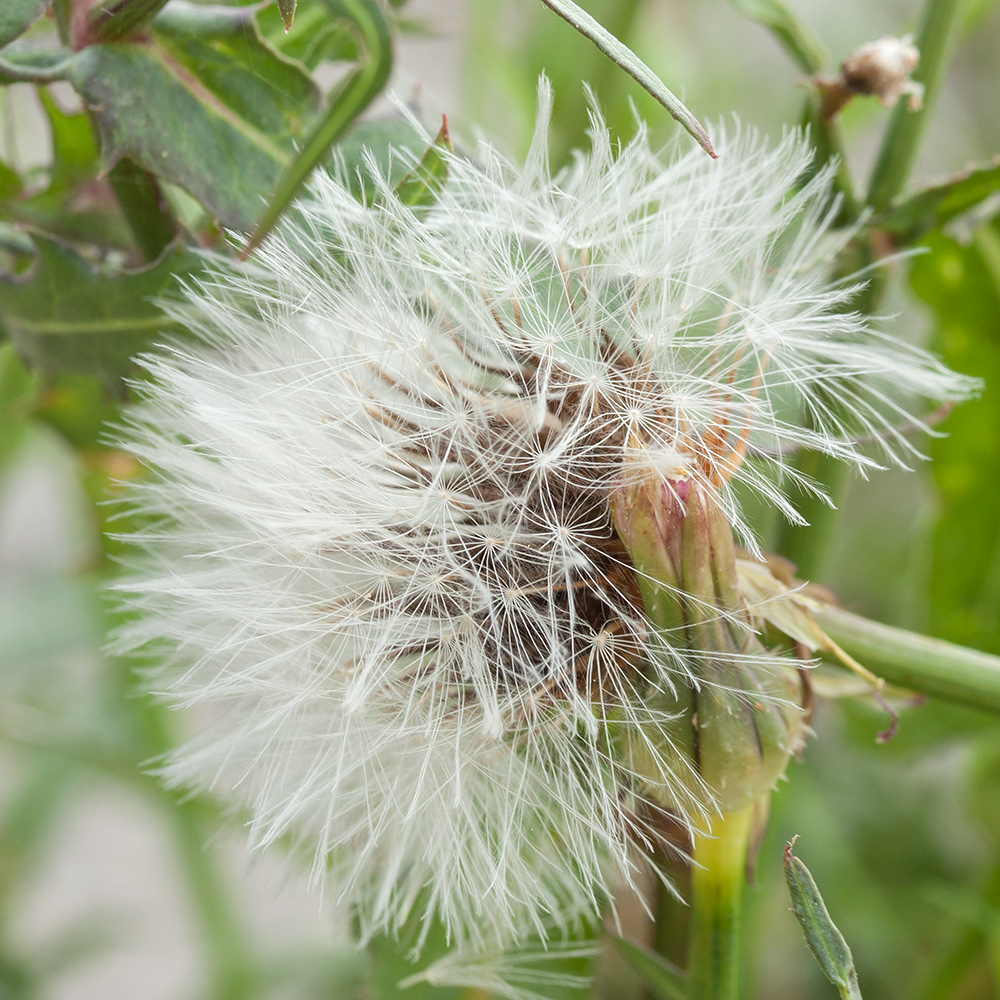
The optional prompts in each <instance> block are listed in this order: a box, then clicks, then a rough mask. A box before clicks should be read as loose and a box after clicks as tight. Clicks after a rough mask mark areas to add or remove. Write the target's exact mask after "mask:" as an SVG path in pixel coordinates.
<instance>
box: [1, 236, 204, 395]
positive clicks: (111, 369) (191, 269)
mask: <svg viewBox="0 0 1000 1000" xmlns="http://www.w3.org/2000/svg"><path fill="white" fill-rule="evenodd" d="M34 240H35V247H36V251H37V259H36V261H35V265H34V267H33V268H32V269H31V272H30V273H29V274H28V276H27V277H24V278H15V279H11V278H6V279H0V316H2V323H3V326H4V328H5V330H6V332H7V335H8V336H9V337H10V339H11V340H12V341H13V342H14V344H15V345H16V346H17V348H18V350H19V352H20V353H21V354H22V356H24V357H25V358H27V359H28V360H29V361H31V362H32V363H33V364H36V365H38V366H39V367H40V368H42V369H43V370H45V371H47V372H81V373H84V374H89V375H96V376H98V377H100V378H101V379H102V380H103V381H104V382H105V383H106V384H108V385H110V386H113V385H115V384H116V383H117V381H118V379H119V378H120V377H121V376H122V375H124V374H126V373H127V372H128V371H129V369H130V367H131V365H130V359H131V358H132V357H134V356H135V355H136V354H138V353H139V352H141V351H143V350H146V349H148V348H149V347H150V346H151V344H153V343H154V342H155V341H156V340H157V339H158V338H160V337H162V336H165V335H168V334H170V333H176V332H177V330H178V327H177V325H176V324H174V323H172V322H171V321H169V320H168V319H167V318H166V317H165V316H164V315H163V312H162V310H161V309H160V307H159V305H158V304H157V300H158V299H159V298H160V297H161V296H163V295H165V294H166V293H168V292H169V291H171V290H172V289H174V288H176V282H177V279H178V278H179V277H190V276H192V275H194V274H197V273H198V271H199V270H200V268H201V259H200V258H199V257H198V256H197V255H196V254H194V253H193V252H192V251H191V250H188V249H187V248H184V247H178V246H175V247H171V248H168V250H167V251H166V252H165V253H164V255H163V256H162V257H161V258H160V259H159V260H158V261H156V262H155V263H154V264H151V265H150V266H148V267H144V268H141V269H140V270H138V271H118V272H114V271H102V270H95V269H94V268H93V267H91V265H90V264H89V263H87V261H85V260H84V259H83V258H82V257H80V256H79V254H77V253H76V252H75V251H73V250H71V249H69V248H68V247H66V246H64V245H62V244H61V243H57V242H55V241H54V240H50V239H47V238H46V237H43V236H35V237H34Z"/></svg>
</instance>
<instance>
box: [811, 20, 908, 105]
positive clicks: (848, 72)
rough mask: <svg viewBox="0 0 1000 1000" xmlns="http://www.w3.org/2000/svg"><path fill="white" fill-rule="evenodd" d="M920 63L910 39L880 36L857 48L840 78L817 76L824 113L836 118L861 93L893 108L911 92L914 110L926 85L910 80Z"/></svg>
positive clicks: (843, 68)
mask: <svg viewBox="0 0 1000 1000" xmlns="http://www.w3.org/2000/svg"><path fill="white" fill-rule="evenodd" d="M919 62H920V52H919V50H918V49H917V47H916V46H915V45H913V43H912V42H911V41H910V40H909V39H908V38H892V37H889V36H887V37H885V38H878V39H876V40H875V41H874V42H866V43H865V44H864V45H862V46H860V47H859V48H857V49H855V50H854V52H852V53H851V54H850V55H849V56H848V57H847V58H846V59H845V60H844V61H843V63H842V64H841V66H840V76H839V77H837V78H836V79H823V78H821V77H816V78H815V79H814V82H815V84H816V86H817V87H818V88H819V90H820V93H821V94H822V98H823V100H822V106H821V114H822V116H823V117H824V118H825V119H830V118H832V117H833V116H834V115H835V114H836V113H837V112H838V111H840V109H841V108H842V107H843V106H844V105H845V104H847V102H848V101H849V100H850V99H851V98H852V97H855V96H857V95H864V96H873V97H877V98H878V100H879V103H880V104H881V105H882V106H883V107H886V108H891V107H893V106H894V105H895V103H896V102H897V101H898V100H899V98H900V97H901V96H902V95H903V94H907V95H909V101H908V103H907V106H908V107H909V109H910V111H919V110H920V108H921V107H922V106H923V96H924V85H923V84H922V83H917V82H916V81H915V80H911V79H910V74H911V73H912V72H913V71H914V70H915V69H916V68H917V65H918V64H919Z"/></svg>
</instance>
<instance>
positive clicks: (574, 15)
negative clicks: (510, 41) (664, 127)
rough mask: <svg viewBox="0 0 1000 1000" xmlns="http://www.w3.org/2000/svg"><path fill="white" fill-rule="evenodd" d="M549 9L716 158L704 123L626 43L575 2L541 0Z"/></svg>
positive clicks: (570, 0)
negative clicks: (596, 48) (587, 40)
mask: <svg viewBox="0 0 1000 1000" xmlns="http://www.w3.org/2000/svg"><path fill="white" fill-rule="evenodd" d="M542 3H543V4H545V6H546V7H548V8H549V10H552V11H554V12H555V13H556V14H558V15H559V16H560V17H561V18H562V19H563V20H564V21H567V22H568V23H569V24H571V25H572V26H573V27H574V28H575V29H576V30H577V31H579V32H580V34H581V35H584V36H585V37H586V38H589V39H590V41H592V42H593V43H594V45H596V46H597V47H598V48H599V49H600V50H601V52H603V53H604V54H605V55H606V56H607V57H608V58H609V59H610V60H611V61H612V62H613V63H615V64H616V65H618V66H620V67H621V68H622V69H623V70H625V72H626V73H628V74H629V76H631V77H632V79H633V80H635V82H636V83H638V84H639V86H640V87H642V88H643V89H644V90H646V91H647V92H648V93H650V94H652V96H653V97H655V98H656V99H657V100H658V101H659V102H660V103H661V104H662V105H663V106H664V107H665V108H666V109H667V111H669V112H670V114H671V116H672V117H673V118H674V120H675V121H677V122H678V123H679V124H680V125H681V126H682V127H683V128H684V129H685V130H686V131H687V132H688V134H689V135H691V136H692V137H693V138H694V139H695V141H696V142H697V143H698V145H699V146H701V148H702V149H704V150H705V152H706V153H708V155H709V156H712V157H714V156H716V152H715V149H714V148H713V146H712V140H711V139H709V137H708V132H706V131H705V128H704V126H703V125H702V124H701V122H699V121H698V119H697V118H695V116H694V115H693V114H691V112H690V111H688V109H687V108H686V107H684V105H683V104H682V103H681V102H680V101H679V100H678V99H677V98H676V97H675V96H674V95H673V94H672V93H671V92H670V91H669V90H668V89H667V87H666V84H664V83H663V81H662V80H661V79H660V78H659V77H658V76H657V75H656V74H655V73H654V72H653V71H652V70H651V69H650V68H649V67H648V66H647V65H646V64H645V63H644V62H643V61H642V60H641V59H640V58H639V57H638V56H637V55H636V54H635V53H634V52H633V51H632V50H631V49H630V48H629V47H628V46H627V45H625V44H623V43H622V42H620V41H619V40H618V39H617V38H615V36H614V35H612V34H611V32H609V31H607V30H606V29H605V28H604V27H603V26H602V25H601V24H600V23H598V22H597V21H596V20H594V18H593V17H591V16H590V14H588V13H587V12H586V11H585V10H584V9H583V8H582V7H580V6H579V5H578V4H575V3H573V0H542Z"/></svg>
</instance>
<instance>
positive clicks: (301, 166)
mask: <svg viewBox="0 0 1000 1000" xmlns="http://www.w3.org/2000/svg"><path fill="white" fill-rule="evenodd" d="M325 3H326V4H327V6H328V7H329V9H330V11H331V13H332V14H334V15H337V16H340V17H343V18H345V19H346V20H347V21H349V22H350V24H351V25H353V27H354V28H355V29H356V31H357V37H358V39H359V42H360V43H361V47H362V48H363V51H364V61H363V62H362V63H361V65H360V66H359V67H358V68H357V69H354V70H352V71H351V72H350V73H348V75H347V76H346V77H344V79H343V80H342V81H341V82H340V84H339V85H338V86H337V87H336V88H335V89H334V91H333V92H332V93H331V95H330V97H329V99H328V108H327V111H326V114H325V115H323V117H322V118H321V119H320V120H319V122H317V124H316V125H315V126H314V127H313V129H312V130H311V131H310V133H309V134H308V135H307V136H306V137H305V138H304V139H303V141H302V148H301V150H300V152H299V154H298V156H296V157H295V159H294V160H293V161H292V162H291V163H290V164H289V165H288V167H287V168H286V169H285V171H284V173H283V174H282V175H281V179H280V180H279V181H278V185H277V189H276V190H275V192H274V193H273V194H272V196H271V199H270V201H269V203H268V205H267V208H266V209H265V210H264V213H263V215H262V216H261V218H260V220H259V221H258V223H257V225H256V227H255V228H254V231H253V234H252V235H251V237H250V239H249V240H248V241H247V244H246V246H245V247H244V248H243V251H242V254H241V256H243V257H246V256H248V255H249V254H250V252H251V251H252V250H253V248H254V247H255V246H257V245H259V244H260V242H261V241H262V240H263V239H264V238H265V237H266V236H267V234H268V233H269V232H270V231H271V230H272V229H273V228H274V226H275V224H276V223H277V221H278V219H279V218H280V217H281V214H282V212H284V211H285V209H286V208H287V207H288V205H289V203H290V202H291V201H292V199H293V198H294V197H295V195H296V194H298V191H299V188H300V187H301V186H302V184H303V183H304V181H305V179H306V177H308V175H309V173H310V172H311V171H312V169H313V167H314V166H316V164H317V163H319V161H320V160H321V159H322V158H323V157H324V156H325V155H326V153H327V151H328V150H329V148H330V146H331V145H332V144H333V143H334V142H335V141H336V140H337V139H339V138H340V136H341V135H342V134H343V133H344V132H345V131H346V130H347V128H348V127H349V126H350V125H351V123H352V122H353V121H354V119H355V118H357V117H358V115H359V114H361V112H362V111H364V109H365V108H366V107H368V105H369V104H370V103H371V102H372V100H373V99H374V98H375V97H376V95H377V94H378V93H379V92H380V91H381V90H382V88H383V87H384V86H385V84H386V81H387V80H388V79H389V73H390V71H391V69H392V44H391V37H390V35H389V25H388V22H387V21H386V19H385V15H384V13H383V12H382V8H381V6H380V5H379V4H378V2H377V0H325Z"/></svg>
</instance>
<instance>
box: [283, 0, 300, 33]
mask: <svg viewBox="0 0 1000 1000" xmlns="http://www.w3.org/2000/svg"><path fill="white" fill-rule="evenodd" d="M297 2H298V0H278V13H279V14H280V15H281V20H282V21H284V23H285V31H291V30H292V21H294V20H295V6H296V4H297Z"/></svg>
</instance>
